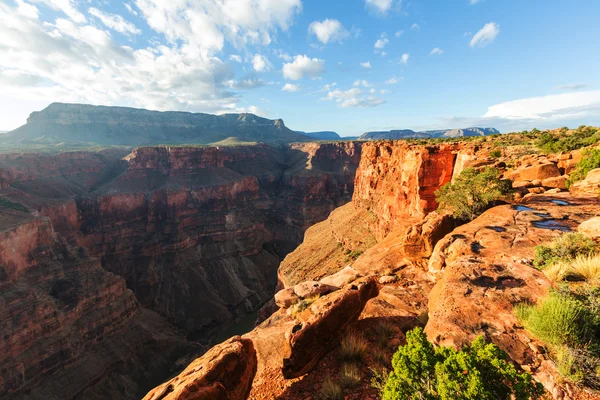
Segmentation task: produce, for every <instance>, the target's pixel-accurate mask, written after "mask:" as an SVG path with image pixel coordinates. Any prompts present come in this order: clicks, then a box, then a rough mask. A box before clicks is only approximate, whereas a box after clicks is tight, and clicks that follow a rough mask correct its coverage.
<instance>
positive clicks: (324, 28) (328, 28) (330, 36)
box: [308, 19, 350, 44]
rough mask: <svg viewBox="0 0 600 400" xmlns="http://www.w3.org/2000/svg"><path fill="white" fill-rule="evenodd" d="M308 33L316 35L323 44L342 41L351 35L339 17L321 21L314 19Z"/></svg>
mask: <svg viewBox="0 0 600 400" xmlns="http://www.w3.org/2000/svg"><path fill="white" fill-rule="evenodd" d="M308 33H310V34H313V35H315V36H316V37H317V40H318V41H319V42H321V43H323V44H327V43H331V42H342V41H343V40H344V39H346V38H347V37H348V36H350V32H348V31H347V30H346V29H345V28H344V26H343V25H342V23H341V22H340V21H338V20H337V19H325V20H324V21H321V22H319V21H314V22H312V23H311V24H310V25H309V27H308Z"/></svg>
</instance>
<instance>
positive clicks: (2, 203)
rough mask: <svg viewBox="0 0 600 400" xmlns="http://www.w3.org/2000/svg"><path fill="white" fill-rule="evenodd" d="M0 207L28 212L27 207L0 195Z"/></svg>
mask: <svg viewBox="0 0 600 400" xmlns="http://www.w3.org/2000/svg"><path fill="white" fill-rule="evenodd" d="M0 207H6V208H10V209H12V210H16V211H21V212H29V210H28V209H27V207H25V206H24V205H23V204H21V203H15V202H12V201H10V200H8V199H7V198H5V197H0Z"/></svg>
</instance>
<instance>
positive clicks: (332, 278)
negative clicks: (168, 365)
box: [319, 265, 359, 288]
mask: <svg viewBox="0 0 600 400" xmlns="http://www.w3.org/2000/svg"><path fill="white" fill-rule="evenodd" d="M358 276H359V273H358V271H357V270H355V269H354V268H352V267H351V266H349V265H347V266H346V267H345V268H344V269H342V270H341V271H338V272H336V273H335V274H333V275H329V276H327V277H325V278H323V279H321V280H320V281H319V282H320V283H322V284H323V285H328V286H334V287H337V288H341V287H344V286H346V285H347V284H348V283H350V282H352V281H354V280H355V279H356V278H358Z"/></svg>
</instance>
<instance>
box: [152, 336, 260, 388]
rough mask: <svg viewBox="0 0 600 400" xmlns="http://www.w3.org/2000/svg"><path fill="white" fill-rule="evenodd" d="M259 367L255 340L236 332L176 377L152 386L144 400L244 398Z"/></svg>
mask: <svg viewBox="0 0 600 400" xmlns="http://www.w3.org/2000/svg"><path fill="white" fill-rule="evenodd" d="M256 368H257V359H256V351H255V350H254V345H253V343H252V340H250V339H242V338H241V337H239V336H235V337H232V338H231V339H229V340H227V341H226V342H223V343H221V344H220V345H217V346H215V347H213V348H212V349H211V350H209V351H208V352H207V353H206V354H204V355H203V356H202V357H200V358H197V359H196V360H194V361H193V362H192V363H191V364H190V365H188V367H187V368H186V369H185V370H184V371H183V372H182V373H181V374H179V375H178V376H176V377H175V378H173V379H171V380H170V381H168V382H165V383H163V384H162V385H160V386H158V387H156V388H154V389H153V390H151V391H150V392H149V393H148V394H147V395H146V396H145V397H144V400H245V399H246V398H247V397H248V394H249V393H250V389H251V387H252V381H253V380H254V375H255V374H256Z"/></svg>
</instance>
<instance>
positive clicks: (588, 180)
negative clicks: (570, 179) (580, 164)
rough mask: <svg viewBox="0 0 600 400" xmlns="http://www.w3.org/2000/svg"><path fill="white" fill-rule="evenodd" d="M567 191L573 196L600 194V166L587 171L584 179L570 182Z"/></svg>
mask: <svg viewBox="0 0 600 400" xmlns="http://www.w3.org/2000/svg"><path fill="white" fill-rule="evenodd" d="M569 191H570V192H571V193H572V194H573V195H575V196H590V195H591V196H598V195H599V194H600V168H596V169H593V170H591V171H590V172H588V174H587V176H586V177H585V179H584V180H582V181H579V182H575V183H574V184H572V185H571V186H570V187H569Z"/></svg>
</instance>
